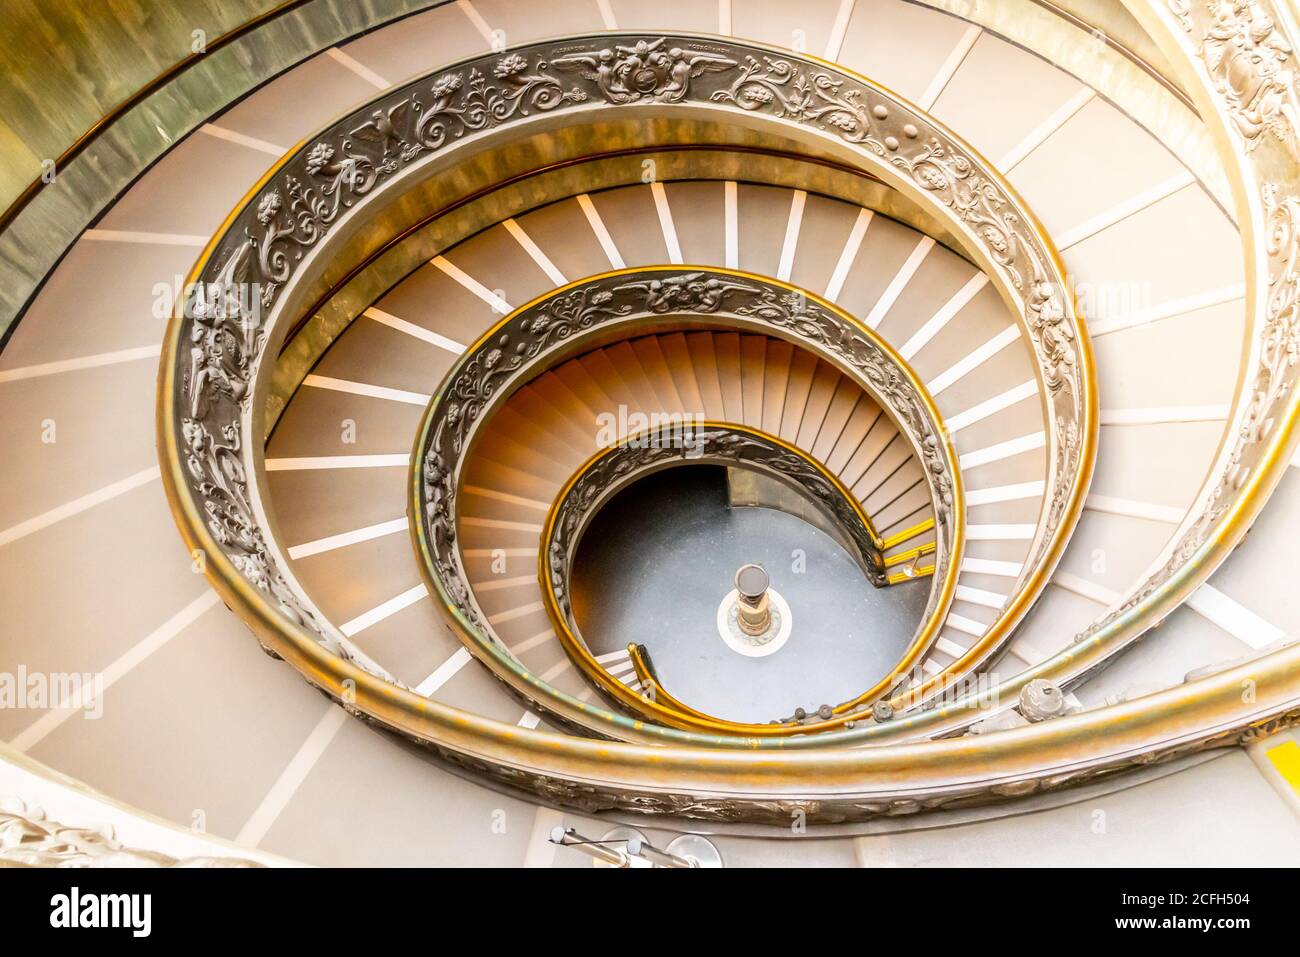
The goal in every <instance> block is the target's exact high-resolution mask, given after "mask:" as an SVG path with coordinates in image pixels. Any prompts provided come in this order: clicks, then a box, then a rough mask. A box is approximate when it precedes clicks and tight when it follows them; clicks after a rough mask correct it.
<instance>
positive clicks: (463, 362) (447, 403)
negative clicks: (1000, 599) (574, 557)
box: [411, 266, 964, 738]
mask: <svg viewBox="0 0 1300 957" xmlns="http://www.w3.org/2000/svg"><path fill="white" fill-rule="evenodd" d="M683 325H687V326H692V325H693V326H703V327H705V328H716V327H725V328H742V329H747V330H749V331H755V332H761V333H764V334H766V335H771V336H776V337H778V338H783V339H786V340H788V341H790V342H792V343H793V344H794V345H795V346H797V347H798V348H801V349H804V350H806V351H809V352H811V353H813V354H814V355H817V356H818V357H819V358H821V359H823V360H825V361H826V362H829V363H830V364H832V365H834V366H836V367H837V368H839V369H840V371H842V372H843V373H845V374H846V375H847V376H849V377H850V378H851V379H852V380H853V381H854V382H856V383H857V384H858V385H859V386H860V387H861V388H863V389H864V390H866V391H867V393H868V394H869V395H871V397H872V398H873V399H874V400H875V401H876V403H877V404H878V405H879V406H880V408H881V410H882V411H883V412H884V414H885V415H887V416H888V417H889V418H890V419H891V420H892V421H893V422H894V424H895V425H896V426H897V427H898V429H899V432H900V434H901V435H902V436H903V438H904V440H905V441H906V443H907V444H908V446H909V447H910V449H911V451H912V454H913V455H914V456H915V457H916V459H917V461H918V462H919V463H920V464H921V467H922V471H923V473H924V475H925V478H926V482H927V484H928V486H929V489H930V499H931V505H932V508H933V510H934V523H935V553H934V554H935V558H934V567H935V571H934V578H933V583H932V587H931V592H930V598H929V601H928V604H927V607H926V614H925V619H924V621H923V622H922V624H921V626H920V627H919V629H918V631H917V634H916V636H915V637H914V639H913V641H912V643H911V644H910V645H909V648H908V651H907V653H906V654H905V655H904V656H903V658H902V659H901V660H900V662H899V663H898V665H897V666H896V668H895V669H894V671H893V672H892V673H891V674H890V675H887V676H885V677H883V678H882V679H881V680H880V681H878V682H877V683H876V684H874V685H872V686H871V687H870V688H868V689H866V691H864V693H863V694H862V695H860V696H859V697H858V698H855V699H853V700H852V701H850V702H845V703H843V704H841V705H840V706H839V707H838V708H836V709H835V717H834V718H833V719H831V720H828V721H823V722H820V723H817V724H814V725H800V724H796V723H790V724H778V725H733V724H730V723H725V722H707V721H706V722H694V721H687V720H686V719H678V720H674V715H673V714H672V713H671V709H663V708H656V707H655V706H654V704H653V703H644V702H642V703H641V706H642V711H646V710H649V711H654V712H655V713H656V714H658V715H659V716H660V717H661V718H663V719H664V720H665V723H667V724H669V725H670V726H678V727H680V726H682V725H683V724H687V725H689V726H691V727H703V728H705V729H707V730H708V731H710V732H711V733H714V734H744V735H748V736H750V737H755V738H764V737H779V736H787V735H794V734H803V735H807V734H809V733H811V732H814V731H826V730H829V729H831V728H836V727H840V726H842V725H843V724H845V723H846V722H849V721H852V720H853V718H854V717H855V715H858V713H859V712H860V710H861V709H862V708H863V707H864V706H867V705H870V704H871V703H872V702H873V701H874V700H875V699H876V698H878V697H879V696H880V695H881V694H883V693H885V692H886V691H888V690H890V688H892V687H893V686H894V685H895V684H897V682H898V680H899V676H900V675H905V674H907V673H908V671H909V670H910V669H911V668H912V667H913V666H914V665H915V664H916V663H917V662H918V661H919V659H920V657H921V656H922V655H923V654H924V653H925V652H926V651H927V650H928V649H929V647H930V646H931V644H932V643H933V642H934V640H935V639H936V638H937V637H938V634H939V631H940V629H941V628H942V625H943V619H944V617H945V616H946V614H947V611H948V608H949V606H950V605H951V603H952V600H953V597H954V594H955V590H956V577H957V571H958V567H959V565H960V561H961V554H962V549H963V528H964V508H963V505H962V503H963V498H962V493H961V481H960V476H959V473H958V469H957V459H956V453H955V452H954V450H953V448H952V445H951V442H950V441H949V440H948V439H947V438H946V437H945V435H944V432H943V427H942V422H941V420H940V417H939V413H938V410H937V409H935V407H934V403H933V401H932V400H931V399H930V397H929V394H928V393H927V392H926V390H925V387H924V386H923V385H922V384H921V383H920V381H919V380H918V378H917V377H916V375H915V373H913V372H912V370H911V369H910V368H909V367H908V366H907V364H906V363H905V362H904V361H903V360H902V359H901V358H900V357H899V356H898V355H897V354H896V353H894V351H893V350H892V349H891V348H889V346H888V345H887V344H885V343H884V342H883V340H881V339H880V338H879V336H877V335H876V334H875V333H874V332H872V331H871V330H869V329H867V328H866V327H865V326H863V325H861V324H860V323H858V322H857V321H856V320H854V319H853V318H852V317H851V316H849V315H848V314H846V313H844V312H843V311H841V310H839V309H837V308H836V307H834V306H832V305H831V304H830V303H828V302H825V301H824V300H821V299H819V298H818V297H816V296H813V295H811V294H810V293H807V292H805V291H802V290H798V289H796V288H794V287H792V286H789V285H787V284H785V283H780V282H777V281H776V280H769V279H765V278H763V277H760V276H754V275H749V274H746V273H739V272H734V271H730V270H722V269H706V268H691V267H684V266H661V267H656V268H642V269H628V270H622V271H619V272H613V273H607V274H604V275H601V276H597V277H593V278H591V279H586V280H580V281H578V282H575V283H572V284H570V285H568V286H565V287H563V288H561V289H560V290H558V291H556V292H553V293H550V294H549V295H546V296H543V297H542V298H540V299H538V300H535V301H534V302H532V303H529V304H528V305H526V306H523V307H521V308H519V309H517V310H515V311H514V312H513V313H511V314H510V315H509V316H507V317H505V318H504V319H502V320H501V322H499V323H498V324H497V325H496V326H495V327H494V328H492V329H491V330H489V331H488V332H487V333H485V334H484V335H483V337H482V338H481V339H480V340H479V341H478V342H477V343H476V344H475V345H473V346H471V347H470V348H469V349H467V350H466V351H465V352H464V353H463V354H462V355H461V356H460V358H459V359H458V360H457V362H456V365H455V366H453V368H452V369H451V371H450V372H449V373H448V374H447V378H446V379H445V380H444V383H443V385H442V387H441V388H440V389H439V391H438V393H437V394H436V395H435V396H434V397H433V400H432V402H430V404H429V408H428V411H427V412H426V414H425V418H424V421H423V423H422V424H421V427H420V432H419V436H418V438H417V439H416V443H415V457H414V459H413V461H412V466H411V467H412V476H413V482H412V495H413V499H412V503H411V509H412V514H413V515H418V516H419V521H418V522H416V523H414V536H415V541H416V545H417V548H418V549H419V552H420V557H421V563H422V568H423V571H424V573H425V577H426V579H427V581H428V584H429V587H430V589H431V593H432V594H434V595H435V596H436V597H437V598H438V600H439V601H440V602H441V603H442V604H444V605H445V606H446V607H447V608H448V609H449V610H450V611H451V612H452V615H453V630H454V632H455V633H456V634H457V636H458V637H459V638H460V639H461V640H462V641H463V642H464V643H465V644H466V646H467V647H468V648H469V649H470V651H471V652H473V653H474V654H475V655H476V656H477V657H479V658H480V660H482V661H484V662H485V663H486V664H487V665H488V667H489V668H491V669H492V670H493V671H494V672H495V673H496V674H497V676H498V677H500V678H501V679H502V680H504V681H505V682H506V683H507V684H508V685H509V686H510V687H511V688H512V689H513V690H514V691H515V692H517V693H518V694H519V695H521V696H522V697H524V698H525V699H526V700H527V701H528V703H529V706H530V707H534V708H536V709H538V710H540V711H544V712H546V713H548V714H550V715H551V716H553V717H554V718H555V719H556V720H557V721H558V722H559V723H564V724H569V725H576V726H578V727H585V728H587V729H588V730H590V731H594V732H596V733H598V734H606V735H611V734H612V735H614V736H620V732H619V731H618V730H617V729H616V728H613V727H611V725H610V723H609V721H608V718H607V716H606V715H604V714H600V713H599V712H595V713H593V709H592V708H591V706H587V705H584V704H583V703H582V702H580V701H578V700H577V699H575V698H573V697H572V696H570V695H567V694H564V693H562V692H560V691H559V690H558V689H556V688H554V687H552V686H551V685H550V684H548V683H547V682H545V681H543V680H542V679H541V678H540V677H538V676H537V675H534V674H532V673H531V672H529V671H527V670H526V669H524V668H523V666H522V665H521V664H519V663H518V662H517V661H516V660H515V659H514V658H513V656H510V655H509V654H507V653H506V652H504V651H503V649H502V647H501V645H500V642H499V640H498V639H497V638H496V636H495V634H494V633H493V631H492V629H491V627H490V625H489V624H488V622H487V616H485V615H484V614H483V612H482V611H481V610H480V608H479V606H478V603H477V600H476V598H475V596H474V593H473V589H472V588H471V587H470V582H469V578H468V576H467V574H466V573H465V570H464V564H463V560H462V557H461V555H460V551H459V545H458V536H457V520H458V517H457V502H458V499H459V494H460V488H461V485H462V483H463V475H464V469H465V465H466V463H467V462H468V461H469V459H470V457H471V447H472V446H473V444H474V443H475V441H476V440H477V438H478V437H479V435H480V434H481V433H482V431H483V430H484V429H486V428H487V427H488V426H489V425H490V420H491V418H492V415H493V414H494V412H495V411H496V410H497V409H498V408H500V406H501V405H502V404H503V403H504V402H505V401H506V400H507V399H509V397H510V396H511V394H512V393H513V392H514V391H515V390H517V389H519V388H520V387H522V386H524V385H526V384H527V383H528V382H529V381H531V380H532V379H534V378H536V377H537V376H539V375H541V374H542V373H543V372H545V371H547V370H548V369H550V368H552V367H554V366H555V365H556V364H558V363H559V362H561V361H563V360H564V359H566V358H568V357H570V356H572V355H575V354H576V353H578V352H582V351H586V350H588V349H590V348H594V347H595V346H596V345H598V344H601V343H604V342H609V341H612V340H614V339H618V338H622V337H625V336H626V335H628V334H630V333H631V332H632V331H633V330H635V332H636V333H638V334H644V333H647V332H651V331H653V330H654V329H655V328H656V327H662V326H669V327H672V328H678V327H681V326H683ZM820 475H821V476H822V477H828V476H829V473H825V472H821V473H820ZM830 481H831V482H832V483H833V482H834V480H833V479H831V480H830ZM862 522H863V525H864V526H865V525H866V520H865V517H864V518H863V519H862ZM873 547H874V546H873ZM878 573H879V574H880V576H881V578H880V584H882V585H883V584H887V578H885V577H884V575H883V567H881V568H879V570H878ZM575 647H576V645H575ZM625 703H626V704H629V705H632V706H635V705H637V704H638V703H637V702H634V701H631V700H628V701H625Z"/></svg>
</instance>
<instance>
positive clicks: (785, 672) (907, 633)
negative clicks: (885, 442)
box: [574, 465, 930, 722]
mask: <svg viewBox="0 0 1300 957" xmlns="http://www.w3.org/2000/svg"><path fill="white" fill-rule="evenodd" d="M799 551H802V553H803V556H804V558H803V563H802V564H803V570H802V571H800V570H798V568H797V564H798V563H797V557H798V553H799ZM746 562H757V563H759V564H761V565H763V566H764V567H765V568H766V569H767V570H768V573H769V574H770V575H771V577H772V587H773V588H774V589H776V590H777V591H778V592H780V593H781V594H782V595H783V596H784V597H785V599H786V600H787V601H788V602H789V603H790V608H791V617H792V618H793V622H794V630H793V633H792V634H791V636H790V640H789V642H788V643H787V644H786V645H785V647H784V648H782V649H780V650H779V651H777V652H775V653H774V654H772V655H770V656H769V657H766V658H746V657H744V656H742V655H740V654H738V653H736V652H734V651H732V650H731V649H729V648H728V647H727V646H726V645H725V644H724V643H723V641H722V639H721V637H720V636H719V635H718V632H717V627H716V624H715V616H716V614H717V609H718V605H719V603H720V602H721V601H722V598H723V596H724V595H726V594H727V592H728V591H730V590H731V588H732V579H733V577H734V575H735V573H736V569H737V568H739V567H740V566H741V565H743V564H745V563H746ZM929 587H930V580H929V579H928V578H927V579H923V580H922V581H918V582H915V583H909V584H905V585H895V586H893V587H890V588H884V589H877V588H873V587H872V586H871V584H870V583H868V582H867V580H866V579H865V578H864V577H863V575H862V572H861V570H860V569H859V568H858V566H857V564H856V563H855V562H854V561H853V559H852V558H851V557H850V556H849V554H848V553H847V552H846V551H845V550H844V549H843V548H841V547H840V545H839V544H838V543H836V542H835V541H834V540H833V539H831V538H830V537H829V536H828V535H826V534H825V533H823V532H821V531H820V530H818V529H816V528H814V527H813V526H811V525H809V524H807V523H806V522H804V521H802V520H801V519H798V518H795V517H794V516H792V515H787V514H785V513H784V512H778V511H773V510H771V509H765V508H737V509H731V508H729V507H728V505H727V491H726V477H725V471H724V470H723V469H720V468H714V467H710V466H702V465H696V466H686V467H682V468H676V469H671V470H669V471H666V472H660V473H658V474H656V475H653V476H650V477H648V478H646V479H643V480H642V481H640V482H638V483H636V484H635V485H633V486H631V487H630V488H628V489H626V490H624V491H623V492H622V493H620V494H619V495H618V496H617V497H616V498H615V499H614V500H613V501H611V502H610V503H609V504H608V505H606V506H605V508H604V509H602V511H601V513H600V514H599V515H598V516H597V517H596V519H595V520H594V521H593V522H592V525H591V526H590V528H589V529H588V531H587V534H586V536H585V537H584V538H583V541H582V544H581V546H580V549H579V552H578V556H577V559H576V562H575V573H574V614H575V616H576V618H577V621H578V625H579V627H580V628H581V630H582V633H583V636H584V637H585V638H586V640H587V644H588V645H589V646H590V647H591V649H592V650H593V651H594V652H595V653H596V654H603V653H605V652H609V651H615V650H617V649H619V648H622V647H624V646H625V645H626V644H627V643H628V642H629V641H635V642H638V643H640V644H643V645H645V646H646V647H647V648H648V649H649V651H650V656H651V658H652V660H653V662H654V665H655V668H656V670H657V671H658V673H659V677H660V679H661V680H662V681H663V683H664V687H665V688H666V689H667V690H668V691H670V692H671V693H672V694H673V695H675V696H676V697H677V698H679V699H680V700H682V701H683V702H685V703H687V704H689V705H691V706H692V707H695V708H698V709H700V710H702V711H705V712H707V713H709V714H713V715H716V716H718V717H722V718H727V719H730V720H733V721H750V722H763V721H770V720H773V719H776V718H781V717H785V716H787V715H790V714H791V713H793V711H794V709H795V708H796V707H803V708H806V709H808V710H809V711H811V710H813V709H815V708H817V707H818V706H819V705H821V704H823V703H828V704H837V703H839V702H841V701H844V700H847V699H849V698H851V697H853V696H855V695H857V694H859V693H860V692H862V691H863V690H865V689H866V688H867V687H868V686H870V685H872V684H874V683H875V682H876V680H878V679H879V678H880V677H881V676H883V675H884V674H885V673H887V672H888V670H889V669H890V668H891V667H892V666H893V664H894V663H895V662H896V661H897V660H898V658H899V657H900V656H901V655H902V653H903V651H904V649H905V648H906V647H907V644H908V642H909V641H910V640H911V638H912V636H913V635H914V633H915V631H916V628H917V627H918V625H919V623H920V620H921V618H922V616H923V614H924V610H925V602H926V598H927V597H928V593H929Z"/></svg>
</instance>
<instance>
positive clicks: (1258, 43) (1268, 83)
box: [1175, 0, 1300, 157]
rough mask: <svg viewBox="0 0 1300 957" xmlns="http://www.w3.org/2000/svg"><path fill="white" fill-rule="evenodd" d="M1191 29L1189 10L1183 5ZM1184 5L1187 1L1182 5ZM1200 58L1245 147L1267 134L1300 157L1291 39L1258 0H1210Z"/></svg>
mask: <svg viewBox="0 0 1300 957" xmlns="http://www.w3.org/2000/svg"><path fill="white" fill-rule="evenodd" d="M1179 6H1180V5H1179V4H1175V13H1176V14H1181V18H1182V22H1183V24H1184V28H1185V29H1188V30H1191V29H1192V28H1193V23H1192V19H1191V16H1190V10H1186V9H1183V10H1181V11H1180V10H1179ZM1181 6H1183V7H1184V8H1185V7H1186V4H1182V5H1181ZM1205 7H1206V10H1207V11H1208V13H1209V23H1208V25H1207V27H1206V30H1205V36H1204V38H1203V39H1202V41H1201V58H1202V59H1203V60H1204V61H1205V67H1206V69H1207V70H1208V71H1209V75H1210V78H1211V80H1212V81H1213V84H1214V89H1215V90H1216V91H1217V92H1218V94H1219V95H1220V96H1221V97H1222V98H1223V101H1224V104H1225V106H1226V107H1227V110H1228V114H1229V115H1230V116H1231V117H1232V120H1233V123H1234V124H1235V126H1236V128H1237V132H1239V133H1240V134H1241V136H1242V139H1243V141H1244V142H1245V145H1246V149H1247V150H1254V149H1255V148H1256V147H1257V146H1258V145H1259V143H1260V141H1261V139H1262V138H1263V137H1265V136H1269V137H1272V138H1273V139H1276V140H1277V141H1278V142H1280V143H1282V144H1283V145H1284V146H1286V148H1287V149H1288V150H1289V151H1290V153H1291V155H1292V156H1296V157H1300V97H1297V91H1296V74H1295V66H1294V63H1293V61H1292V54H1293V52H1294V51H1293V49H1292V47H1291V44H1290V43H1289V42H1288V41H1287V39H1286V37H1285V36H1283V34H1282V31H1281V30H1279V29H1278V26H1277V22H1276V21H1275V20H1274V19H1273V17H1272V16H1271V15H1270V14H1269V13H1268V11H1267V10H1266V9H1265V7H1264V5H1263V4H1261V3H1259V2H1257V0H1211V2H1208V3H1206V5H1205Z"/></svg>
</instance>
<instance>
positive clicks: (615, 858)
mask: <svg viewBox="0 0 1300 957" xmlns="http://www.w3.org/2000/svg"><path fill="white" fill-rule="evenodd" d="M551 843H552V844H558V845H559V846H560V847H571V848H573V849H574V850H576V851H581V852H582V853H584V854H586V855H587V856H588V857H592V858H595V859H596V860H598V861H600V862H601V863H604V864H608V865H609V866H610V867H630V866H631V864H632V861H631V858H629V857H628V855H627V854H625V853H624V852H623V851H619V850H615V849H614V848H612V847H606V846H605V845H603V844H598V843H596V842H594V841H592V840H590V839H589V838H585V837H583V836H582V835H581V834H579V833H578V832H577V831H575V830H574V829H573V828H571V827H568V828H566V827H564V826H562V825H559V824H557V825H556V826H555V827H554V828H552V829H551ZM629 843H630V842H629Z"/></svg>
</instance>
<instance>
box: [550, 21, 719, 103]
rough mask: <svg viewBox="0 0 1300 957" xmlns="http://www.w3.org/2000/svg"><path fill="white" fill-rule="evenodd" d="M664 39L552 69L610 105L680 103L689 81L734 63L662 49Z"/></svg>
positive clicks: (574, 56)
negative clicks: (575, 77) (574, 77)
mask: <svg viewBox="0 0 1300 957" xmlns="http://www.w3.org/2000/svg"><path fill="white" fill-rule="evenodd" d="M664 43H665V38H663V37H660V38H659V39H658V40H655V41H653V42H650V41H647V40H638V41H637V42H636V43H634V44H633V45H632V46H621V45H620V46H615V47H614V49H612V50H611V49H610V48H609V47H606V48H604V49H603V50H594V51H592V52H590V53H571V54H569V55H568V56H562V57H557V58H556V59H554V60H552V61H551V65H552V66H554V67H555V68H556V69H558V70H568V71H571V72H576V73H578V74H580V75H581V76H583V77H585V78H586V79H588V80H591V81H592V82H593V83H595V84H596V86H597V87H598V88H599V89H600V92H601V94H602V95H603V96H604V97H605V99H606V100H608V101H609V102H610V103H633V102H635V101H637V100H641V99H651V98H655V99H658V100H659V101H660V102H662V103H679V102H681V101H682V100H683V99H685V98H686V93H687V91H688V89H689V88H690V82H691V80H693V79H695V78H696V77H699V76H703V75H704V74H705V73H722V72H724V71H725V70H729V69H731V68H732V67H734V66H735V65H736V61H735V60H729V59H727V58H726V57H723V56H718V55H717V54H714V53H705V52H703V51H700V50H684V49H682V48H681V47H669V48H668V49H664Z"/></svg>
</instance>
